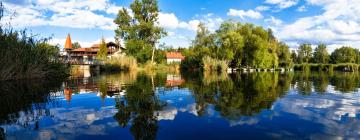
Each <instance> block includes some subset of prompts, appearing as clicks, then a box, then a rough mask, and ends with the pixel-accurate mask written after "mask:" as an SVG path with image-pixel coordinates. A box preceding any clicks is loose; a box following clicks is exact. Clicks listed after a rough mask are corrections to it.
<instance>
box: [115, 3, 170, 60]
mask: <svg viewBox="0 0 360 140" xmlns="http://www.w3.org/2000/svg"><path fill="white" fill-rule="evenodd" d="M130 8H131V11H132V12H133V15H134V16H130V14H129V12H128V10H127V9H125V8H122V9H121V10H119V13H118V15H117V17H116V19H115V20H114V22H115V24H117V25H118V28H117V29H116V30H115V34H116V38H121V39H123V40H124V41H125V42H124V43H125V45H126V48H127V49H126V51H125V52H126V53H127V54H129V55H132V56H134V57H135V58H136V59H137V60H138V62H141V63H144V62H146V61H148V60H150V59H151V60H152V61H153V58H154V54H155V43H157V41H158V40H159V39H160V38H161V37H163V36H165V35H166V32H165V31H164V29H163V28H161V27H159V26H157V25H156V24H158V21H157V20H158V15H159V8H158V2H157V0H141V1H140V0H135V1H134V2H133V3H132V4H131V5H130Z"/></svg>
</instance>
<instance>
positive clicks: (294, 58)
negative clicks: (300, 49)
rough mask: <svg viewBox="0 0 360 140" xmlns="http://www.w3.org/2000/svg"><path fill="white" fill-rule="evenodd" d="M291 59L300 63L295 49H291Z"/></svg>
mask: <svg viewBox="0 0 360 140" xmlns="http://www.w3.org/2000/svg"><path fill="white" fill-rule="evenodd" d="M291 59H292V61H293V62H294V63H298V57H297V54H296V51H295V50H292V51H291Z"/></svg>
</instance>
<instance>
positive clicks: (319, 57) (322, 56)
mask: <svg viewBox="0 0 360 140" xmlns="http://www.w3.org/2000/svg"><path fill="white" fill-rule="evenodd" d="M329 60H330V55H329V53H328V52H327V50H326V45H325V44H319V45H318V46H317V47H316V48H315V51H314V62H315V63H322V64H326V63H329Z"/></svg>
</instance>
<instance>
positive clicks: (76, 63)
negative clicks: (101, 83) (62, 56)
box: [64, 59, 104, 65]
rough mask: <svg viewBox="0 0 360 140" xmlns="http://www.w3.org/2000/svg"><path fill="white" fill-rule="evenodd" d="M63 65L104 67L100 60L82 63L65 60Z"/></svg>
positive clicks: (80, 61)
mask: <svg viewBox="0 0 360 140" xmlns="http://www.w3.org/2000/svg"><path fill="white" fill-rule="evenodd" d="M64 63H67V64H70V65H104V61H102V60H97V59H95V60H89V61H82V60H66V61H65V62H64Z"/></svg>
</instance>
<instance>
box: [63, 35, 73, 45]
mask: <svg viewBox="0 0 360 140" xmlns="http://www.w3.org/2000/svg"><path fill="white" fill-rule="evenodd" d="M64 48H65V49H72V48H73V47H72V44H71V38H70V34H68V35H67V37H66V41H65V46H64Z"/></svg>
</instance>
